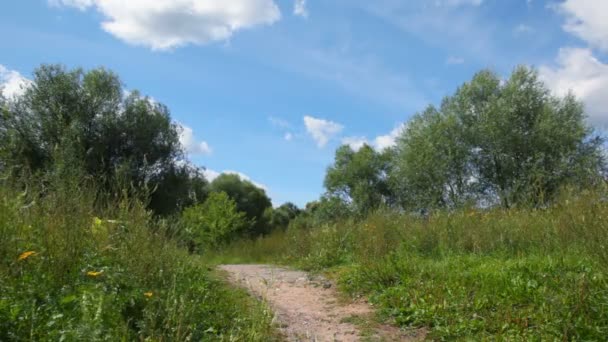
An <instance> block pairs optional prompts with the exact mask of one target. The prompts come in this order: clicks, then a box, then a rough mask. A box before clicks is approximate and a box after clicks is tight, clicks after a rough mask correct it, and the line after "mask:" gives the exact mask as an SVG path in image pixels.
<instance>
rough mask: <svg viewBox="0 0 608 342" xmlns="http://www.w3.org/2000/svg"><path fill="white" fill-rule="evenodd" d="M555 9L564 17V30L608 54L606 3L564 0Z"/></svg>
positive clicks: (588, 0)
mask: <svg viewBox="0 0 608 342" xmlns="http://www.w3.org/2000/svg"><path fill="white" fill-rule="evenodd" d="M557 9H558V11H559V12H561V13H562V14H564V15H565V16H566V23H565V24H564V26H563V28H564V30H566V31H567V32H569V33H571V34H574V35H576V36H578V37H579V38H581V39H583V40H585V41H586V42H588V43H589V44H590V45H591V46H593V47H596V48H598V49H600V50H603V51H604V52H608V20H606V13H608V1H605V0H566V1H564V2H563V3H561V4H559V5H557Z"/></svg>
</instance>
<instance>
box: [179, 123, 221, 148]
mask: <svg viewBox="0 0 608 342" xmlns="http://www.w3.org/2000/svg"><path fill="white" fill-rule="evenodd" d="M178 126H179V127H180V134H179V142H180V143H181V144H182V146H183V147H184V149H185V150H186V152H187V153H189V154H192V155H196V154H202V155H210V154H211V153H212V152H213V150H212V149H211V147H210V146H209V144H208V143H207V142H206V141H198V140H196V137H195V136H194V131H193V130H192V128H190V127H188V126H186V125H182V124H179V123H178Z"/></svg>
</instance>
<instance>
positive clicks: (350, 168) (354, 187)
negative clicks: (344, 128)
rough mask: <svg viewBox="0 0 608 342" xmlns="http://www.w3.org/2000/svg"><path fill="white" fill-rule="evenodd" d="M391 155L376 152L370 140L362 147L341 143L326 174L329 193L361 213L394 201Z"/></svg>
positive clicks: (325, 183)
mask: <svg viewBox="0 0 608 342" xmlns="http://www.w3.org/2000/svg"><path fill="white" fill-rule="evenodd" d="M389 156H390V155H389V154H388V153H380V152H376V151H375V150H374V149H373V148H371V147H370V146H369V145H367V144H365V145H363V146H362V147H361V148H360V149H359V150H358V151H354V150H353V149H352V148H351V147H350V146H348V145H343V146H341V147H339V148H338V150H337V151H336V156H335V160H334V163H333V165H331V166H330V167H329V168H328V169H327V173H326V175H325V182H324V185H325V188H326V189H327V193H328V195H329V196H330V197H337V198H340V199H342V200H343V201H344V202H346V203H350V204H351V205H352V206H353V207H354V208H353V209H354V211H355V212H357V213H361V214H365V213H367V212H369V211H370V210H373V209H375V208H377V207H378V206H380V205H382V204H384V203H387V202H390V200H391V194H390V192H389V187H388V183H387V177H386V176H387V173H388V169H389V161H390V158H389Z"/></svg>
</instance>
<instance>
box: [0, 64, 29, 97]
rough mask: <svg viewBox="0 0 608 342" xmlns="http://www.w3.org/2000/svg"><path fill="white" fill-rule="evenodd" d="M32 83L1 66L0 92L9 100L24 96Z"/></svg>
mask: <svg viewBox="0 0 608 342" xmlns="http://www.w3.org/2000/svg"><path fill="white" fill-rule="evenodd" d="M31 83H32V81H30V80H28V79H27V78H25V77H23V76H22V75H21V74H20V73H19V72H17V71H15V70H9V69H8V68H6V67H5V66H4V65H2V64H0V92H2V95H3V96H4V97H6V98H7V99H10V98H12V97H15V96H19V95H22V94H23V92H24V91H25V89H26V88H27V87H28V86H29V85H30V84H31Z"/></svg>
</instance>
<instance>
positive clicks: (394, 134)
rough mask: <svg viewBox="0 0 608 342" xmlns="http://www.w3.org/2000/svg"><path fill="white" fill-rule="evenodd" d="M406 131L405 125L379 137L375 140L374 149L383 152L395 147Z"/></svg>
mask: <svg viewBox="0 0 608 342" xmlns="http://www.w3.org/2000/svg"><path fill="white" fill-rule="evenodd" d="M404 129H405V123H402V124H400V125H399V126H397V127H395V128H394V129H393V130H392V131H390V133H389V134H386V135H380V136H377V137H376V139H374V147H375V148H376V149H377V150H379V151H382V150H384V149H387V148H389V147H393V146H395V145H396V144H397V138H398V137H399V135H401V132H403V130H404Z"/></svg>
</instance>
